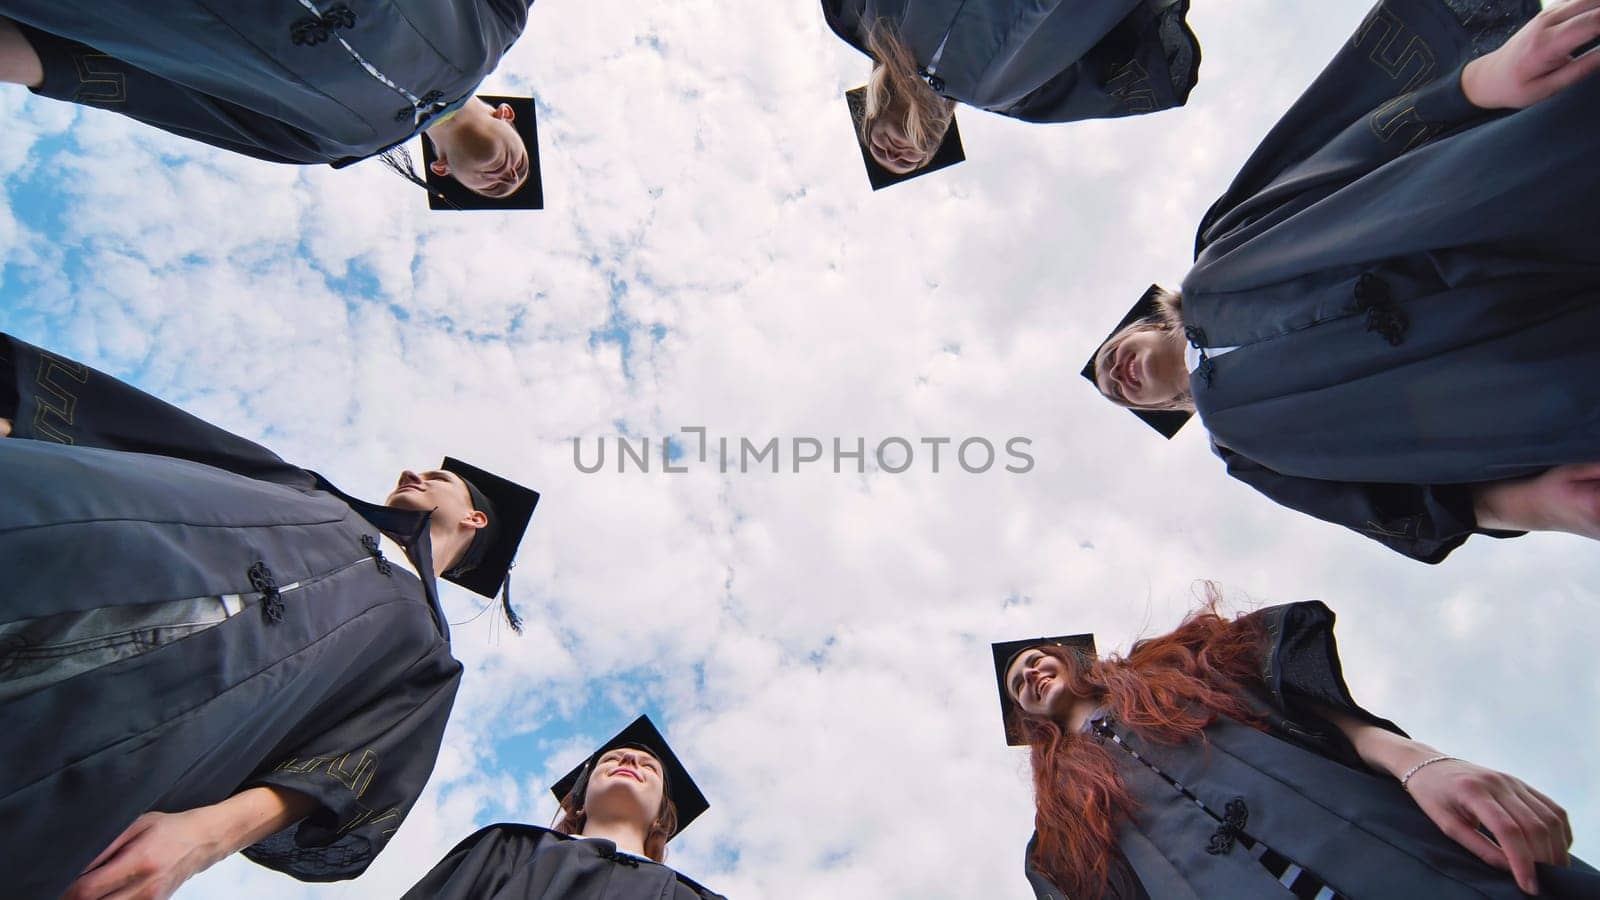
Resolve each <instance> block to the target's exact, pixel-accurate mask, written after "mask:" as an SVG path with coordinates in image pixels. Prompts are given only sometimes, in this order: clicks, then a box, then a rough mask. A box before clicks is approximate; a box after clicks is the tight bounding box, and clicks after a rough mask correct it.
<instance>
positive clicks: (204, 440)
mask: <svg viewBox="0 0 1600 900" xmlns="http://www.w3.org/2000/svg"><path fill="white" fill-rule="evenodd" d="M7 411H11V412H12V413H13V417H11V418H10V422H9V425H8V426H7V427H8V430H9V431H10V437H12V438H19V439H27V440H37V441H53V442H55V443H58V444H75V445H78V446H83V447H100V448H103V449H108V450H123V451H130V452H134V453H151V454H155V455H158V456H170V457H172V458H174V459H187V460H190V461H193V462H199V463H205V464H206V465H210V466H215V467H217V468H219V469H225V470H227V471H230V472H234V473H237V474H239V475H245V476H247V477H250V478H258V479H261V480H264V481H274V482H277V483H279V484H288V485H292V486H295V487H304V488H309V487H311V486H312V485H313V483H314V479H313V477H312V476H311V474H310V473H308V472H305V471H303V470H301V469H299V468H297V467H295V466H292V465H289V464H288V463H286V462H284V461H283V460H282V459H281V458H279V456H278V455H277V454H276V453H273V452H272V451H270V450H268V449H266V448H265V447H262V446H261V445H259V444H256V443H254V442H252V441H247V440H245V439H244V438H241V437H239V436H238V435H235V434H232V433H231V432H228V431H226V430H224V429H221V428H218V427H217V426H215V425H212V424H210V423H209V422H205V421H202V420H201V419H198V418H196V417H194V416H192V415H190V414H189V413H186V412H184V411H183V410H181V409H178V408H177V407H176V406H173V405H172V404H170V403H166V402H164V401H162V400H159V399H157V398H155V397H152V396H151V395H149V394H147V393H145V392H144V391H141V390H139V389H138V388H135V387H133V386H132V385H130V384H127V383H126V382H123V381H120V380H118V379H116V378H112V377H111V376H109V375H106V374H104V373H102V372H98V371H95V370H94V369H91V368H89V367H88V366H86V365H83V364H82V363H79V362H75V361H73V360H70V359H66V358H64V357H60V356H56V355H55V354H53V353H50V352H49V351H46V350H43V349H40V348H38V347H35V346H33V345H31V344H27V343H25V342H23V341H20V340H17V339H16V338H13V337H10V336H8V335H6V334H4V333H0V415H4V414H5V413H6V412H7Z"/></svg>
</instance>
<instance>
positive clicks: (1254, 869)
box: [1025, 602, 1600, 900]
mask: <svg viewBox="0 0 1600 900" xmlns="http://www.w3.org/2000/svg"><path fill="white" fill-rule="evenodd" d="M1259 615H1261V616H1263V617H1264V618H1265V621H1266V625H1267V632H1268V634H1267V644H1266V647H1265V648H1264V650H1265V652H1264V653H1263V654H1262V669H1261V684H1260V685H1259V686H1258V687H1259V689H1260V693H1259V704H1258V708H1259V710H1260V712H1261V713H1262V714H1263V715H1264V716H1265V720H1266V724H1267V730H1266V731H1265V732H1263V731H1260V730H1257V729H1255V728H1252V727H1249V726H1247V725H1242V724H1239V723H1237V722H1234V721H1232V720H1228V719H1222V720H1219V721H1218V722H1216V723H1215V724H1213V725H1211V726H1210V727H1208V728H1207V729H1206V743H1205V744H1204V745H1201V744H1199V743H1198V742H1195V743H1190V744H1185V745H1181V746H1176V747H1173V746H1166V745H1161V744H1156V743H1153V742H1149V741H1145V740H1143V739H1141V738H1139V737H1138V735H1136V734H1134V733H1133V732H1131V731H1130V730H1129V729H1127V728H1126V727H1125V726H1123V725H1121V724H1120V723H1117V722H1115V721H1114V720H1112V721H1111V723H1110V727H1111V728H1112V729H1113V730H1114V731H1115V732H1116V734H1117V736H1118V737H1119V738H1121V739H1122V740H1123V741H1124V742H1125V743H1126V744H1127V745H1128V746H1130V747H1132V748H1134V749H1135V750H1137V752H1138V753H1139V754H1140V755H1141V756H1143V757H1144V758H1145V759H1146V760H1149V761H1150V762H1151V763H1153V764H1154V765H1155V766H1156V767H1157V768H1159V769H1160V770H1161V771H1162V772H1164V773H1166V774H1167V775H1168V776H1171V777H1172V778H1173V779H1175V780H1176V781H1178V782H1179V783H1180V784H1182V785H1184V786H1185V787H1186V788H1188V789H1189V790H1190V791H1191V792H1192V793H1193V794H1194V795H1195V796H1196V797H1198V798H1199V799H1200V800H1201V801H1202V802H1204V803H1205V805H1206V806H1207V807H1208V808H1209V809H1212V810H1218V811H1221V810H1224V809H1227V808H1228V807H1229V806H1230V804H1232V803H1239V804H1242V805H1241V806H1240V807H1238V808H1239V809H1240V810H1241V811H1243V812H1244V814H1245V815H1244V822H1243V830H1244V833H1245V834H1246V835H1248V836H1249V837H1250V838H1251V839H1252V840H1254V841H1258V842H1261V843H1264V844H1266V846H1267V847H1269V848H1271V849H1272V850H1274V851H1276V852H1277V853H1279V854H1281V855H1282V856H1285V857H1287V858H1288V859H1289V860H1292V861H1293V862H1295V863H1297V864H1299V865H1301V866H1302V867H1304V868H1305V869H1306V870H1308V871H1310V872H1312V873H1314V874H1315V875H1316V876H1318V877H1319V878H1320V879H1321V880H1322V881H1323V882H1324V883H1325V884H1327V885H1329V886H1331V887H1332V888H1334V889H1335V890H1337V891H1339V892H1340V893H1341V894H1343V895H1344V896H1346V897H1351V898H1359V900H1385V898H1392V900H1414V898H1418V897H1426V898H1429V900H1469V898H1470V900H1488V898H1506V900H1512V898H1521V897H1523V896H1524V895H1523V894H1522V892H1521V891H1520V890H1518V889H1517V886H1516V882H1515V881H1514V880H1513V879H1512V878H1511V875H1510V874H1509V873H1505V872H1501V871H1499V870H1497V869H1494V868H1492V867H1490V866H1488V865H1486V864H1484V863H1483V862H1480V861H1479V860H1478V858H1477V857H1475V856H1473V855H1472V854H1471V853H1470V852H1468V851H1467V850H1466V849H1465V848H1463V847H1461V846H1460V845H1458V844H1456V843H1455V842H1454V841H1452V840H1451V839H1450V838H1448V837H1446V836H1445V834H1444V833H1443V832H1442V831H1440V830H1439V829H1438V827H1437V826H1435V825H1434V824H1433V822H1432V821H1431V820H1429V819H1428V818H1427V816H1426V815H1424V814H1423V813H1422V811H1421V810H1420V809H1418V808H1417V805H1416V803H1415V802H1414V801H1412V799H1411V798H1410V796H1409V795H1408V794H1406V792H1405V791H1404V790H1403V789H1402V788H1401V787H1400V784H1399V782H1398V781H1396V780H1395V779H1393V778H1390V777H1389V776H1388V775H1383V774H1378V773H1375V772H1373V771H1371V770H1370V769H1368V768H1366V766H1365V765H1363V764H1362V762H1361V760H1360V757H1359V756H1358V755H1357V754H1356V752H1355V749H1354V748H1353V747H1351V746H1350V744H1349V742H1348V741H1347V740H1346V739H1345V738H1344V736H1343V734H1342V733H1341V732H1340V731H1339V730H1338V728H1337V727H1335V726H1334V725H1332V724H1330V723H1328V722H1326V721H1324V720H1322V719H1321V718H1319V717H1318V715H1317V714H1316V713H1315V712H1313V711H1312V709H1311V708H1310V707H1309V706H1308V704H1312V703H1314V704H1316V705H1318V706H1321V707H1324V708H1328V709H1333V710H1337V711H1340V712H1344V713H1346V714H1348V715H1351V716H1354V717H1356V718H1358V719H1361V720H1364V721H1366V722H1370V723H1372V724H1374V725H1377V726H1379V727H1381V728H1385V729H1388V730H1390V731H1393V732H1395V733H1396V734H1404V732H1402V731H1400V729H1399V728H1398V727H1397V726H1396V725H1395V724H1394V723H1393V722H1390V721H1388V720H1387V719H1382V718H1379V717H1377V716H1374V715H1373V714H1371V713H1369V712H1367V711H1366V710H1364V709H1362V708H1361V707H1360V706H1358V705H1357V704H1356V702H1355V700H1354V699H1353V698H1352V697H1351V696H1350V691H1349V689H1348V688H1347V687H1346V686H1345V683H1344V676H1343V673H1342V669H1341V667H1340V663H1339V653H1338V646H1337V644H1336V643H1335V641H1334V636H1333V624H1334V616H1333V613H1332V611H1330V610H1329V609H1328V608H1327V607H1326V606H1324V605H1323V604H1321V603H1318V602H1305V603H1292V604H1287V605H1284V606H1275V607H1271V608H1268V609H1265V610H1262V611H1261V612H1260V613H1259ZM1108 746H1111V745H1110V744H1108ZM1113 755H1114V758H1115V759H1116V760H1117V765H1118V769H1119V771H1120V772H1121V774H1122V776H1123V778H1124V783H1125V784H1126V785H1127V786H1128V788H1129V789H1130V791H1132V793H1133V794H1134V797H1135V798H1136V800H1137V801H1138V803H1139V804H1140V806H1139V809H1138V810H1137V811H1136V812H1135V814H1134V815H1133V817H1132V819H1131V821H1128V822H1125V823H1123V824H1122V825H1121V826H1120V827H1119V829H1118V833H1117V849H1118V851H1119V852H1120V853H1121V855H1122V858H1123V859H1124V861H1125V863H1126V865H1127V867H1128V868H1129V869H1130V870H1131V872H1132V873H1133V875H1134V877H1135V878H1136V879H1137V882H1138V887H1137V889H1136V890H1135V891H1134V894H1135V896H1137V895H1138V891H1140V890H1142V891H1143V893H1144V896H1148V897H1152V898H1156V900H1164V898H1202V897H1230V898H1241V900H1245V898H1252V900H1253V898H1284V900H1287V898H1289V897H1291V896H1292V895H1291V894H1290V893H1289V891H1288V890H1287V889H1286V888H1284V887H1283V886H1282V885H1281V884H1280V883H1279V882H1278V881H1277V880H1276V879H1275V878H1274V876H1273V875H1271V874H1270V873H1269V872H1268V870H1267V869H1266V868H1265V867H1264V866H1262V865H1261V864H1260V863H1259V862H1257V861H1256V859H1255V858H1254V857H1253V856H1252V855H1250V853H1249V852H1248V851H1247V850H1246V849H1245V847H1244V846H1243V844H1240V843H1234V844H1232V846H1231V848H1230V849H1228V850H1226V851H1224V852H1221V853H1211V852H1209V850H1208V848H1209V847H1210V846H1211V842H1212V838H1213V836H1214V835H1217V834H1218V832H1219V823H1218V821H1217V820H1216V819H1214V818H1212V817H1211V816H1209V815H1207V814H1206V813H1205V812H1204V811H1203V810H1201V809H1200V808H1199V807H1198V806H1197V805H1196V804H1195V803H1194V801H1192V800H1190V799H1188V798H1186V797H1184V796H1183V795H1182V794H1180V793H1179V792H1178V791H1177V790H1176V789H1175V788H1174V787H1173V786H1172V785H1171V784H1170V783H1168V782H1166V781H1164V780H1163V779H1162V778H1161V777H1160V776H1159V775H1157V774H1155V773H1154V772H1152V771H1151V770H1150V768H1149V767H1148V766H1146V765H1144V764H1143V763H1141V762H1139V761H1136V760H1134V759H1132V758H1131V757H1130V756H1128V755H1126V754H1124V753H1122V752H1118V751H1115V750H1114V751H1113ZM1030 846H1031V844H1030ZM1025 871H1026V874H1027V876H1028V880H1029V883H1030V884H1032V885H1033V887H1034V890H1035V893H1036V895H1037V896H1038V897H1039V898H1040V900H1063V897H1062V894H1061V892H1060V891H1059V890H1057V889H1056V888H1055V887H1054V885H1052V884H1050V882H1049V881H1048V880H1047V879H1046V878H1045V877H1044V876H1043V875H1042V874H1041V873H1039V872H1038V871H1036V870H1034V869H1033V868H1032V866H1031V865H1029V866H1028V867H1027V868H1026V870H1025ZM1538 876H1539V884H1540V887H1541V889H1542V891H1543V896H1547V897H1555V898H1571V900H1578V898H1590V897H1596V896H1600V873H1597V872H1596V871H1595V870H1594V869H1593V868H1591V867H1589V866H1588V865H1587V864H1585V863H1583V862H1581V861H1579V860H1573V864H1572V866H1571V867H1570V868H1555V867H1552V866H1543V865H1541V866H1539V869H1538Z"/></svg>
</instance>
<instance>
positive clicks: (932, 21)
mask: <svg viewBox="0 0 1600 900" xmlns="http://www.w3.org/2000/svg"><path fill="white" fill-rule="evenodd" d="M1188 11H1189V0H1179V2H1178V3H1176V4H1174V5H1173V6H1170V7H1168V8H1166V9H1164V10H1160V11H1156V10H1153V9H1152V8H1151V4H1150V3H1149V2H1148V0H1115V2H1106V3H1096V4H1072V3H1065V2H1061V0H1052V2H1048V3H1043V4H1041V3H1025V2H1018V0H822V13H823V17H824V19H825V20H826V21H827V23H828V27H829V28H831V29H832V30H833V32H834V33H835V34H836V35H838V36H839V38H840V39H841V40H843V41H845V42H846V43H848V44H850V45H851V46H853V47H855V48H856V49H858V50H860V51H861V52H863V53H865V52H866V45H867V41H866V36H867V28H868V27H869V26H870V24H871V23H872V22H873V21H875V20H878V19H884V20H887V21H888V22H889V23H891V24H892V25H893V26H894V27H895V29H896V33H897V34H898V35H899V37H900V39H901V40H902V41H903V42H905V44H906V45H907V46H908V47H909V48H910V49H911V51H912V53H913V54H914V55H915V57H916V59H917V62H918V63H919V64H920V65H921V66H923V67H924V68H926V67H928V66H935V64H934V61H933V60H934V54H935V53H936V52H937V51H938V50H939V47H940V46H941V45H943V47H944V51H943V53H942V55H940V57H939V59H938V62H937V64H936V66H935V68H936V70H937V71H936V73H935V74H936V76H937V81H936V88H935V89H936V90H938V91H939V92H940V93H941V94H943V95H944V96H946V97H949V98H951V99H953V100H958V101H960V102H962V103H966V104H969V105H971V106H976V107H979V108H981V109H987V110H989V111H990V112H995V113H999V114H1001V115H1004V116H1010V117H1012V118H1017V119H1023V120H1025V121H1030V122H1073V121H1079V120H1082V119H1094V118H1112V117H1118V116H1130V115H1140V114H1143V113H1150V112H1156V111H1158V110H1163V109H1168V108H1171V107H1174V106H1182V105H1183V104H1184V102H1185V101H1186V100H1187V99H1188V96H1189V91H1190V89H1192V88H1193V86H1194V83H1195V80H1196V78H1197V77H1198V71H1197V70H1198V66H1199V61H1200V46H1199V43H1198V42H1197V41H1196V40H1195V38H1194V34H1193V33H1192V32H1191V31H1189V28H1188V25H1187V24H1186V23H1185V17H1186V16H1187V15H1188ZM947 38H948V39H947Z"/></svg>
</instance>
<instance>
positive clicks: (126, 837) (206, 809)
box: [62, 787, 316, 900]
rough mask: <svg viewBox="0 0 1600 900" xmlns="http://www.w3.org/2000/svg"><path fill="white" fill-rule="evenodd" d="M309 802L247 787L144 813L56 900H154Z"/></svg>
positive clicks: (289, 819)
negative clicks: (205, 801) (204, 801)
mask: <svg viewBox="0 0 1600 900" xmlns="http://www.w3.org/2000/svg"><path fill="white" fill-rule="evenodd" d="M315 805H316V802H315V801H314V800H312V798H310V797H307V796H306V795H304V794H300V793H297V792H295V791H290V790H284V789H282V788H276V787H253V788H248V789H246V790H243V791H240V792H239V793H237V794H234V795H233V796H232V797H229V798H228V799H226V800H224V801H222V802H221V803H215V804H212V805H211V806H201V807H196V808H195V809H191V810H187V811H185V812H179V813H159V812H149V813H145V814H144V815H142V816H140V817H139V818H137V819H135V820H134V822H133V824H132V825H129V826H128V828H127V829H126V830H125V831H123V832H122V834H121V835H119V836H118V837H117V839H116V840H114V841H112V842H111V846H109V847H107V848H106V849H105V850H104V851H102V852H101V854H100V855H99V856H97V857H95V859H94V862H92V863H90V864H89V868H87V869H86V870H84V872H83V874H82V875H80V876H79V877H78V880H77V881H74V882H73V883H72V886H71V887H70V888H68V889H67V892H66V894H64V895H63V896H62V900H100V898H103V897H111V896H116V897H139V898H147V900H160V898H166V897H170V896H172V893H173V892H174V891H176V890H177V889H178V886H179V885H181V884H183V883H184V882H185V881H187V880H189V879H190V878H192V877H194V876H195V875H197V874H199V873H200V872H203V871H205V870H206V869H208V868H210V867H211V866H212V865H214V864H216V863H217V862H220V861H221V860H222V859H224V858H226V857H228V856H231V855H232V854H234V853H237V852H238V851H240V850H242V849H244V848H245V847H248V846H250V845H251V844H254V843H255V842H257V841H259V840H261V839H262V838H265V837H266V836H268V835H271V834H274V833H276V832H279V831H282V830H283V829H285V828H288V827H289V826H290V825H292V824H294V823H295V822H297V821H299V820H300V819H302V818H304V817H305V816H306V814H307V813H309V812H310V811H311V810H312V808H313V807H314V806H315Z"/></svg>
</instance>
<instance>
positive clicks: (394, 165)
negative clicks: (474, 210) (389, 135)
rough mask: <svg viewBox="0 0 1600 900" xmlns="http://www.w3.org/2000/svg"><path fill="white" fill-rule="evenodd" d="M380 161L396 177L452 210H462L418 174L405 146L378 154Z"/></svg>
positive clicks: (414, 161)
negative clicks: (420, 189) (423, 191)
mask: <svg viewBox="0 0 1600 900" xmlns="http://www.w3.org/2000/svg"><path fill="white" fill-rule="evenodd" d="M378 159H380V160H382V161H383V164H384V165H385V166H388V167H389V169H390V170H391V171H393V172H394V173H395V174H396V175H399V176H400V177H401V178H404V179H405V180H407V181H409V182H411V183H412V184H414V185H416V186H417V187H420V188H422V189H423V190H425V191H427V192H428V196H430V197H436V198H438V199H439V200H440V201H442V202H444V203H445V204H447V205H448V206H449V207H450V208H451V209H460V208H461V207H459V206H457V205H455V203H453V202H451V200H450V198H449V197H446V196H445V195H444V194H441V193H439V192H438V191H435V190H434V189H433V188H431V187H429V186H428V179H426V178H423V177H422V176H421V175H419V174H417V164H416V160H414V159H412V157H411V151H410V150H407V149H406V146H405V145H404V144H397V145H395V146H393V147H390V148H389V149H387V150H385V151H383V152H382V153H380V154H378Z"/></svg>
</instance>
